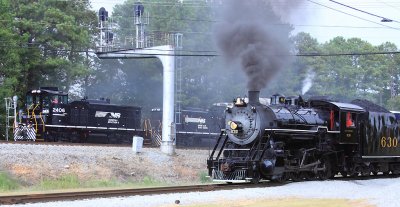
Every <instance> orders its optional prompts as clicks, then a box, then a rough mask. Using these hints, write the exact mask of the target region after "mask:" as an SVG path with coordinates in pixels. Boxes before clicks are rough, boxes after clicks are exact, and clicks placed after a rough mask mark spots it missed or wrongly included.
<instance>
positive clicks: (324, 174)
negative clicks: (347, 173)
mask: <svg viewBox="0 0 400 207" xmlns="http://www.w3.org/2000/svg"><path fill="white" fill-rule="evenodd" d="M322 166H324V167H325V170H321V171H318V173H317V175H318V178H319V179H320V180H327V179H329V178H332V174H333V173H332V167H331V162H329V160H328V159H324V160H323V161H322Z"/></svg>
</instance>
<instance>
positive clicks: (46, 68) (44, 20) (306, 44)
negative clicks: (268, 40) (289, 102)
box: [0, 0, 400, 139]
mask: <svg viewBox="0 0 400 207" xmlns="http://www.w3.org/2000/svg"><path fill="white" fill-rule="evenodd" d="M135 2H136V1H135V0H127V1H125V3H123V4H121V5H116V6H115V8H114V9H113V13H112V15H111V13H110V18H109V19H110V21H112V22H113V23H114V24H115V25H117V26H116V27H115V28H117V29H116V30H114V31H113V32H114V33H115V37H116V39H115V40H119V42H125V41H126V40H127V39H129V38H132V37H133V35H134V34H135V24H134V21H133V13H134V9H133V8H134V6H133V5H134V3H135ZM142 3H143V5H144V7H145V11H146V12H149V14H150V24H149V25H148V26H147V28H146V31H147V32H148V33H151V34H154V36H155V37H161V36H162V35H163V34H165V33H170V34H173V33H182V34H183V50H184V51H215V50H216V48H215V43H214V42H213V41H214V40H213V35H212V34H213V25H214V23H215V22H216V21H218V13H217V12H216V10H215V8H216V7H218V6H219V5H214V4H212V3H209V2H206V1H204V0H194V1H190V4H189V3H185V1H184V2H183V3H182V2H181V1H179V0H170V1H168V2H167V3H163V4H161V3H160V1H159V0H147V1H143V2H142ZM98 25H99V22H98V17H97V11H92V10H91V5H90V2H89V1H87V0H69V1H56V0H13V1H11V0H0V104H1V105H0V106H1V107H0V139H2V138H3V136H4V122H5V117H4V114H5V109H4V98H6V97H12V96H13V95H18V96H19V97H24V94H25V93H26V92H27V91H28V90H31V89H35V88H38V87H40V86H57V87H59V88H60V89H61V90H63V91H68V92H70V98H71V99H80V98H82V96H89V98H99V97H107V98H111V100H112V102H113V103H120V104H127V105H138V106H142V107H143V111H144V113H143V114H145V115H146V111H149V110H150V109H151V108H154V107H161V105H162V65H161V63H160V62H159V61H158V60H156V59H145V60H134V59H132V60H99V59H98V58H97V57H96V56H95V54H94V53H92V52H90V51H94V50H95V49H96V45H97V46H98V44H99V43H98V38H99V37H98V34H99V31H98ZM156 39H157V38H156ZM290 41H291V42H292V45H293V49H292V50H293V54H318V53H323V54H336V53H363V52H388V51H398V48H397V46H396V45H395V44H393V43H391V42H384V40H383V43H382V44H381V45H372V44H370V43H369V42H367V41H365V40H362V39H360V38H350V39H346V38H343V37H336V38H333V39H332V40H330V41H327V42H324V43H320V42H318V41H317V40H316V39H315V38H314V37H312V36H311V35H310V34H307V33H299V34H297V35H295V36H291V37H290ZM157 43H158V44H162V42H161V41H159V42H157V41H156V44H157ZM266 58H267V57H266ZM399 63H400V57H399V55H397V54H380V55H347V56H297V57H295V58H294V61H293V63H292V64H290V65H289V66H288V67H287V68H286V69H285V70H283V71H281V72H280V74H278V75H277V76H276V77H275V78H274V80H273V81H272V82H271V83H270V84H269V86H268V87H267V88H265V89H263V91H262V95H263V96H264V97H269V96H270V95H271V94H273V93H276V92H279V93H282V94H285V95H287V96H290V95H299V94H301V93H302V87H303V81H304V79H305V78H306V77H307V74H309V73H313V74H314V78H313V80H312V83H313V84H312V87H311V88H310V90H309V91H308V92H307V93H306V94H304V96H305V97H306V98H308V97H311V96H319V95H325V96H331V97H332V98H334V99H337V100H339V101H350V100H352V99H355V98H362V99H368V100H371V101H373V102H375V103H378V104H380V105H382V106H385V107H387V108H389V109H391V110H400V98H399V96H398V95H399V91H400V90H399V84H400V67H399V65H400V64H399ZM182 68H183V74H182V89H183V92H182V96H181V97H179V98H180V99H181V100H182V105H183V106H190V107H201V108H207V107H209V106H210V105H211V104H212V103H215V102H228V101H231V100H232V99H233V98H234V97H236V96H243V95H246V91H247V89H246V82H247V80H246V78H245V75H244V74H243V72H242V71H240V70H238V69H235V68H227V66H226V64H225V63H224V61H223V60H221V58H220V57H183V59H182ZM22 103H23V98H20V102H19V105H20V106H22ZM3 120H4V121H3Z"/></svg>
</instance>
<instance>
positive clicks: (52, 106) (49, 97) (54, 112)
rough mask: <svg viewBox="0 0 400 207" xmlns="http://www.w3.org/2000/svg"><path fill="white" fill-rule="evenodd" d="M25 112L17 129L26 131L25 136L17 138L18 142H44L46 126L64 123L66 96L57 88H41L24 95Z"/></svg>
mask: <svg viewBox="0 0 400 207" xmlns="http://www.w3.org/2000/svg"><path fill="white" fill-rule="evenodd" d="M25 101H26V102H25V111H24V112H23V114H22V124H21V126H20V127H19V128H24V127H28V128H32V130H31V129H27V130H28V131H29V133H27V134H28V135H27V136H17V139H19V140H36V139H38V140H44V136H45V132H46V125H48V124H53V125H57V124H63V123H65V121H66V120H65V115H66V110H67V108H66V106H67V104H68V94H66V93H63V92H61V91H58V88H57V87H41V88H40V89H38V90H31V91H29V92H27V93H26V100H25Z"/></svg>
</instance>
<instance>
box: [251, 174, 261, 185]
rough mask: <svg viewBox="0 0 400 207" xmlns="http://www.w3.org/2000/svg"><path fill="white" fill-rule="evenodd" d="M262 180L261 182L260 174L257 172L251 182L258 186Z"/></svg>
mask: <svg viewBox="0 0 400 207" xmlns="http://www.w3.org/2000/svg"><path fill="white" fill-rule="evenodd" d="M260 180H261V176H260V173H258V172H255V173H254V175H253V177H252V179H251V181H250V182H251V183H252V184H258V183H259V182H260Z"/></svg>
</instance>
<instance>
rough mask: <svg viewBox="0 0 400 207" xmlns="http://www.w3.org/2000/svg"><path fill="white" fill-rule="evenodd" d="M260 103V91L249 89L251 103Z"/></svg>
mask: <svg viewBox="0 0 400 207" xmlns="http://www.w3.org/2000/svg"><path fill="white" fill-rule="evenodd" d="M259 103H260V91H249V104H259Z"/></svg>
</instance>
